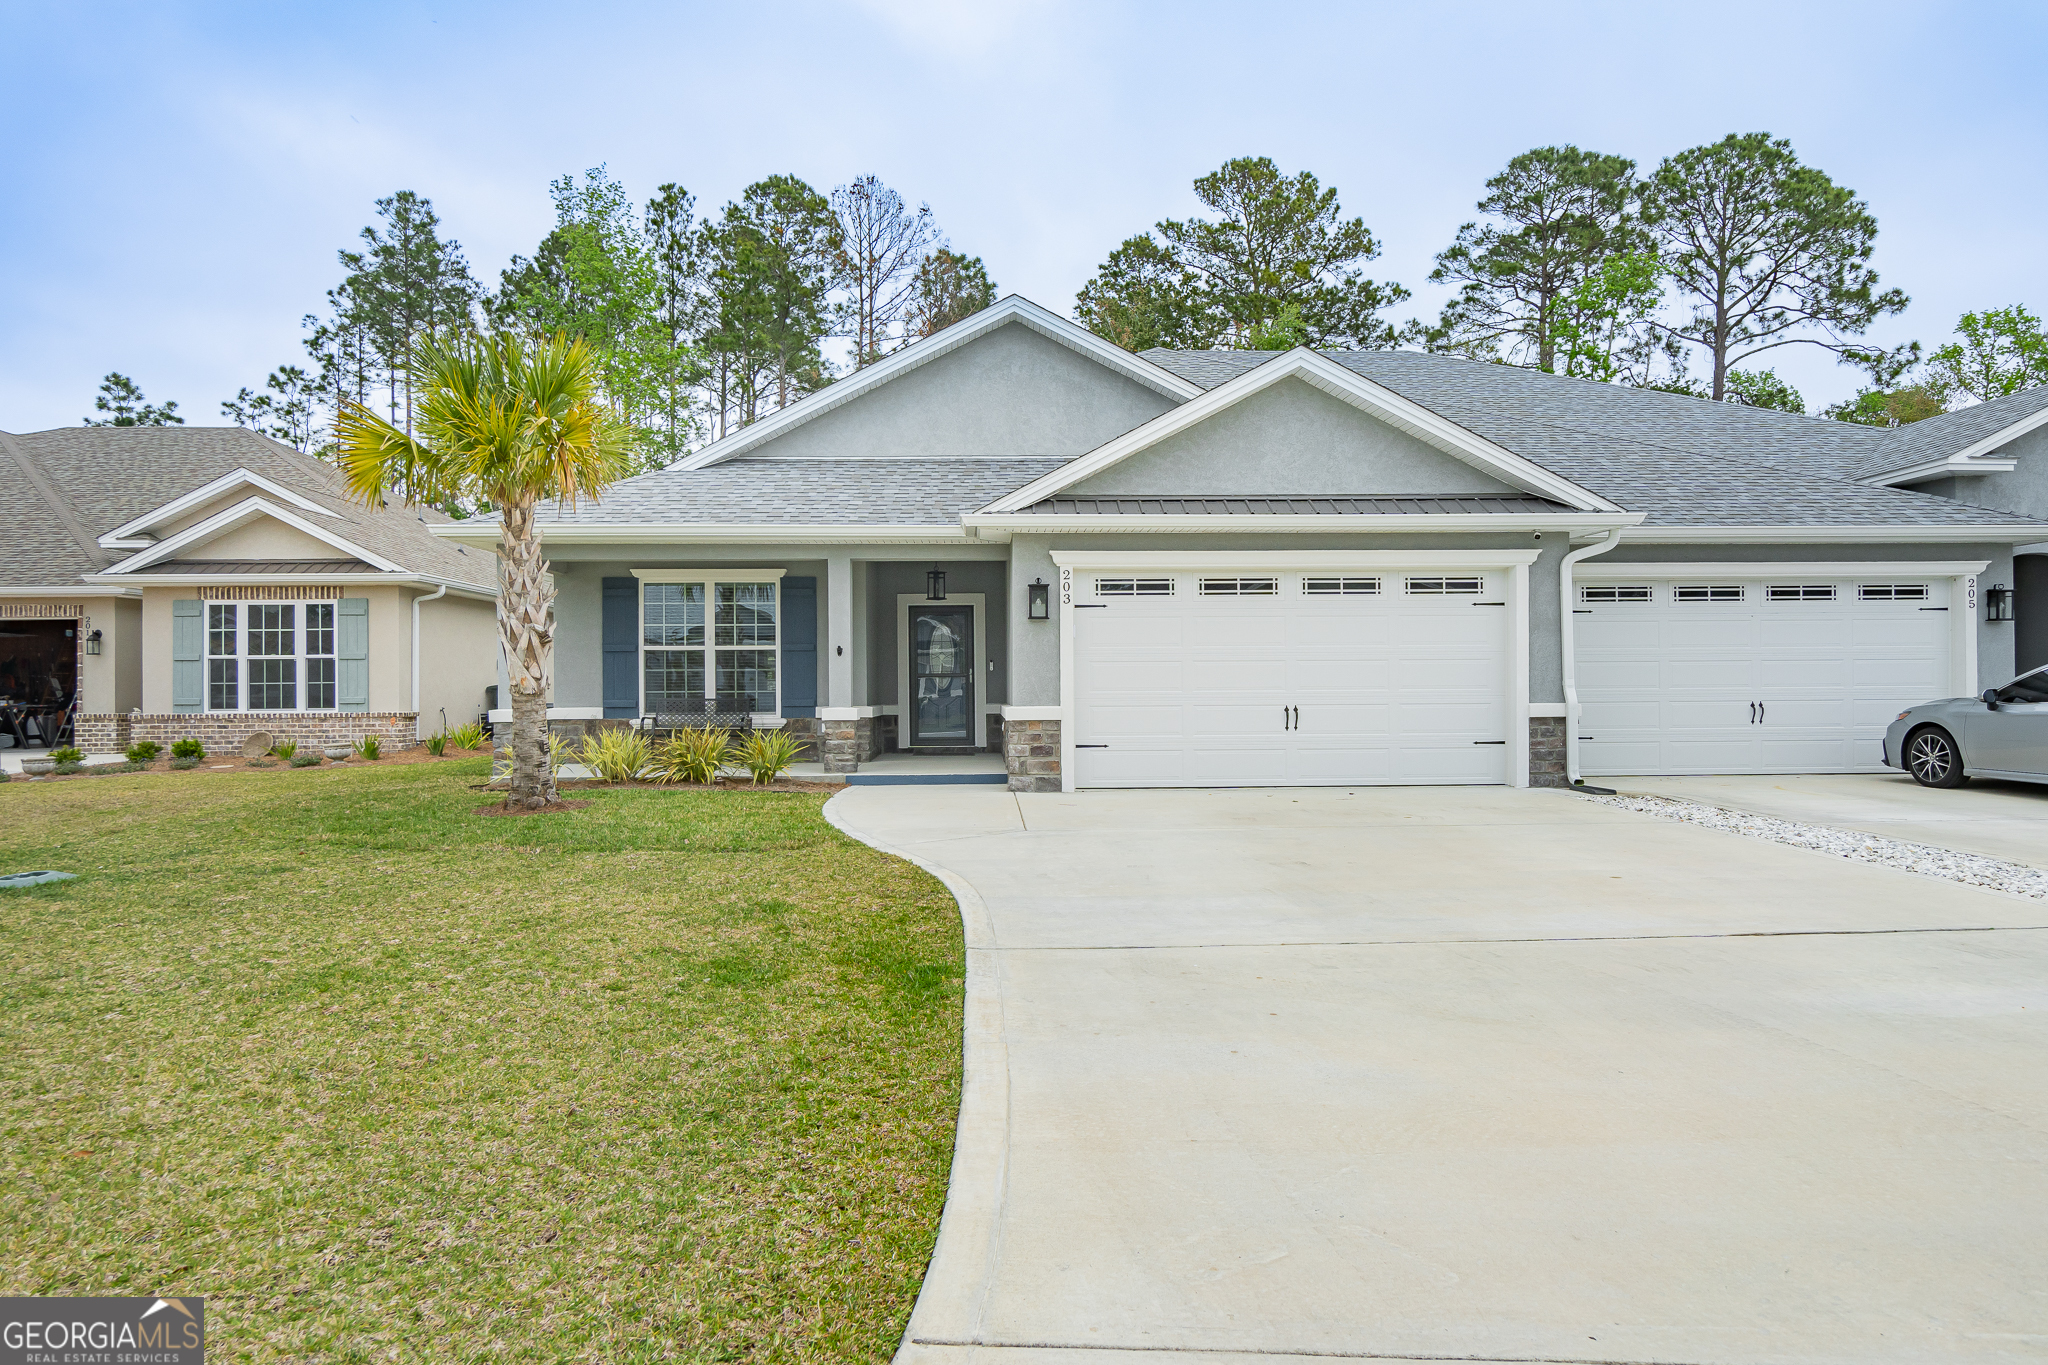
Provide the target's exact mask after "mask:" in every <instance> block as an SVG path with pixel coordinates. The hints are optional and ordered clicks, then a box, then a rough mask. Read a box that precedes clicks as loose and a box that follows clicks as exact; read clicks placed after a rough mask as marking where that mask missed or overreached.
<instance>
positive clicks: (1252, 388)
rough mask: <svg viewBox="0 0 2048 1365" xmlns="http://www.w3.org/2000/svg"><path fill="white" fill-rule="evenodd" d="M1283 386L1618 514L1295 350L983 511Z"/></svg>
mask: <svg viewBox="0 0 2048 1365" xmlns="http://www.w3.org/2000/svg"><path fill="white" fill-rule="evenodd" d="M1154 354H1157V353H1156V352H1155V353H1154ZM1288 379H1300V380H1302V381H1303V382H1305V383H1308V384H1311V385H1313V386H1314V387H1316V388H1318V389H1320V390H1322V391H1323V392H1324V393H1327V394H1329V395H1330V396H1331V397H1333V398H1337V399H1339V400H1341V401H1343V402H1345V403H1348V404H1350V405H1351V406H1352V407H1354V408H1357V409H1358V410H1359V411H1360V412H1363V413H1365V414H1367V415H1368V416H1370V417H1373V418H1376V419H1377V420H1379V421H1381V422H1385V423H1386V424H1387V425H1389V426H1391V427H1394V428H1396V429H1398V430H1400V431H1403V432H1406V433H1407V434H1408V435H1410V436H1413V437H1415V438H1416V439H1417V440H1420V441H1423V442H1425V443H1426V444H1428V445H1431V446H1434V447H1435V448H1436V449H1438V450H1441V451H1443V452H1444V453H1445V454H1446V455H1449V456H1451V457H1452V458H1454V459H1457V460H1461V461H1463V462H1464V463H1466V464H1469V465H1471V466H1473V467H1474V468H1476V469H1479V470H1482V471H1483V472H1485V473H1487V474H1490V475H1492V476H1493V477H1494V478H1497V479H1499V480H1501V481H1502V482H1504V483H1506V484H1509V485H1510V486H1512V487H1515V488H1519V489H1521V490H1522V491H1523V492H1525V493H1529V494H1533V495H1535V496H1537V497H1541V498H1548V499H1550V500H1552V501H1554V502H1561V503H1563V504H1564V505H1565V507H1566V508H1568V509H1572V510H1576V511H1582V512H1618V511H1620V510H1621V509H1620V508H1619V507H1617V506H1616V505H1615V504H1614V503H1611V502H1609V501H1608V500H1607V499H1605V498H1603V497H1601V496H1600V495H1599V494H1597V493H1594V492H1592V491H1591V490H1589V489H1586V488H1583V487H1580V486H1579V485H1577V484H1575V483H1573V482H1572V480H1571V479H1569V478H1568V477H1562V476H1560V475H1559V474H1557V473H1556V472H1554V471H1552V470H1550V469H1546V468H1544V467H1543V466H1542V465H1539V464H1536V463H1534V462H1532V461H1529V460H1526V459H1524V458H1523V457H1521V456H1520V455H1517V454H1516V453H1515V452H1514V451H1512V450H1510V449H1508V448H1506V447H1504V446H1502V445H1499V444H1497V443H1496V442H1494V441H1491V440H1488V439H1487V438H1486V437H1484V436H1482V435H1480V434H1479V433H1477V432H1474V431H1472V430H1470V429H1469V428H1467V427H1464V426H1461V425H1460V424H1459V423H1458V422H1457V421H1456V420H1455V419H1451V418H1448V417H1446V415H1444V414H1443V413H1441V412H1438V411H1434V410H1432V409H1430V408H1428V407H1425V406H1423V405H1422V404H1420V403H1417V402H1415V401H1414V400H1412V399H1409V398H1405V397H1403V396H1402V395H1401V394H1399V393H1397V392H1395V391H1394V390H1392V389H1389V388H1387V387H1386V386H1385V385H1383V384H1380V383H1378V382H1377V381H1375V380H1374V379H1371V378H1369V377H1367V376H1365V375H1363V374H1360V373H1358V372H1357V371H1355V370H1352V369H1348V368H1346V367H1345V366H1343V365H1340V364H1338V363H1337V361H1336V359H1335V358H1333V357H1330V356H1325V355H1322V354H1320V353H1318V352H1316V351H1311V350H1309V349H1308V348H1306V347H1296V348H1295V349H1294V350H1291V351H1287V352H1284V353H1282V354H1279V355H1277V356H1273V355H1268V356H1267V358H1266V361H1265V363H1264V364H1260V365H1255V366H1251V367H1248V368H1246V369H1244V370H1242V371H1241V372H1239V373H1238V374H1235V375H1233V376H1231V377H1229V378H1227V379H1224V380H1222V381H1221V382H1220V383H1218V384H1216V386H1215V387H1214V388H1211V389H1210V390H1209V391H1208V392H1206V393H1204V394H1203V395H1202V396H1201V397H1199V398H1194V399H1190V400H1189V401H1188V402H1186V403H1183V404H1181V405H1180V406H1179V407H1177V408H1173V409H1171V410H1169V411H1167V412H1163V413H1161V414H1160V415H1159V416H1157V417H1155V418H1153V419H1152V420H1151V421H1149V422H1147V423H1145V424H1144V425H1143V426H1140V427H1137V428H1135V429H1134V430H1131V431H1127V432H1125V433H1124V434H1123V435H1122V436H1119V437H1117V438H1116V439H1115V440H1113V441H1107V442H1105V443H1104V444H1102V445H1100V446H1098V447H1096V448H1095V449H1094V450H1092V451H1090V452H1088V453H1087V454H1086V455H1083V456H1081V457H1080V458H1079V459H1076V460H1072V461H1069V462H1068V463H1067V464H1065V465H1063V466H1061V467H1060V468H1059V469H1057V470H1055V471H1054V472H1052V473H1050V474H1047V475H1045V476H1044V477H1043V478H1039V479H1035V480H1033V481H1032V482H1031V483H1029V484H1026V485H1025V486H1024V487H1022V488H1019V489H1017V490H1016V491H1014V492H1011V493H1008V494H1005V495H1004V496H1003V497H1000V498H998V499H996V500H995V501H994V502H992V503H990V504H989V505H988V507H987V508H985V509H983V510H985V511H986V512H988V513H989V514H991V515H997V514H1001V513H1004V512H1015V511H1018V510H1019V509H1021V508H1024V507H1028V506H1030V505H1031V504H1033V503H1036V502H1039V501H1041V500H1043V499H1045V498H1050V497H1053V496H1054V495H1056V494H1058V493H1060V492H1061V491H1063V490H1065V489H1067V488H1070V487H1072V486H1073V485H1074V484H1076V483H1078V482H1079V481H1081V480H1082V479H1085V478H1088V477H1089V476H1090V475H1093V474H1097V473H1100V472H1101V471H1102V470H1105V469H1108V468H1110V467H1111V466H1113V465H1116V464H1120V463H1122V462H1123V461H1124V460H1127V459H1129V458H1130V457H1131V456H1133V455H1135V454H1137V453H1138V452H1139V451H1142V450H1147V449H1149V448H1151V447H1152V446H1155V445H1157V444H1159V442H1161V441H1163V440H1165V439H1167V438H1168V437H1169V436H1174V435H1177V434H1178V433H1180V432H1183V431H1186V430H1188V429H1189V428H1190V427H1193V426H1196V425H1197V424H1199V423H1201V422H1204V421H1207V420H1208V419H1209V418H1211V417H1213V416H1215V415H1216V414H1217V413H1219V412H1222V411H1223V410H1225V409H1226V408H1229V407H1231V406H1233V405H1235V404H1237V403H1240V402H1243V401H1244V400H1245V399H1247V398H1249V397H1251V396H1252V395H1253V394H1255V393H1260V392H1262V391H1264V390H1266V389H1269V388H1271V387H1272V386H1273V385H1275V384H1278V383H1281V382H1283V381H1285V380H1288ZM1189 491H1190V492H1194V491H1196V490H1189ZM1270 491H1271V492H1272V494H1274V495H1275V496H1285V495H1287V494H1289V493H1291V492H1293V491H1295V490H1292V489H1286V488H1275V489H1272V490H1270ZM1354 491H1355V492H1356V493H1358V494H1369V493H1372V492H1374V491H1376V490H1373V489H1369V488H1361V489H1356V490H1354Z"/></svg>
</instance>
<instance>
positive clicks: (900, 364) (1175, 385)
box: [669, 294, 1202, 469]
mask: <svg viewBox="0 0 2048 1365" xmlns="http://www.w3.org/2000/svg"><path fill="white" fill-rule="evenodd" d="M1012 324H1016V325H1018V326H1023V327H1029V328H1031V329H1032V330H1033V331H1035V332H1038V333H1040V334H1041V335H1043V336H1046V337H1049V338H1051V339H1052V340H1054V341H1057V342H1059V343H1060V344H1061V345H1063V346H1066V347H1067V348H1068V349H1070V350H1072V351H1075V352H1077V353H1078V354H1080V355H1084V356H1087V357H1088V358H1089V359H1091V360H1094V361H1096V362H1097V363H1098V364H1101V365H1103V366H1105V367H1107V368H1109V369H1111V370H1114V371H1116V372H1117V373H1118V374H1121V375H1124V376H1125V377H1126V378H1129V379H1133V380H1135V381H1137V382H1138V383H1140V384H1143V385H1144V386H1145V387H1147V388H1149V389H1152V390H1154V391H1156V392H1158V393H1161V394H1164V395H1165V396H1166V397H1168V398H1171V399H1173V400H1174V401H1175V402H1177V403H1178V402H1184V401H1185V400H1187V399H1189V398H1193V397H1194V396H1195V395H1197V394H1199V393H1200V392H1201V391H1202V390H1201V387H1200V386H1199V385H1197V384H1194V383H1192V382H1190V381H1189V380H1186V379H1184V378H1182V377H1181V376H1179V375H1177V374H1175V373H1173V372H1172V371H1171V370H1168V369H1164V368H1162V367H1161V366H1159V365H1157V364H1154V363H1153V362H1152V361H1151V360H1149V359H1147V358H1145V357H1143V356H1137V355H1133V354H1132V353H1131V352H1129V351H1126V350H1124V349H1123V348H1122V347H1121V346H1117V345H1115V344H1113V343H1111V342H1108V341H1104V340H1103V339H1102V338H1101V337H1098V336H1096V335H1095V334H1094V333H1093V332H1090V331H1088V330H1087V329H1085V328H1082V327H1078V326H1076V325H1075V324H1073V323H1071V322H1069V321H1067V320H1066V319H1065V318H1063V317H1060V316H1059V315H1058V314H1056V313H1051V312H1048V311H1047V310H1046V309H1043V308H1041V307H1039V306H1038V305H1037V304H1035V303H1033V302H1031V301H1030V300H1029V299H1027V298H1024V297H1023V296H1022V295H1019V294H1011V295H1008V296H1006V297H1005V298H1003V299H1001V300H999V301H998V302H996V303H995V304H993V305H991V306H990V307H987V308H984V309H982V310H981V311H980V312H979V313H976V314H974V315H972V316H971V317H967V318H964V319H962V320H961V321H959V322H956V323H954V324H953V325H952V326H951V327H948V328H946V329H945V330H944V331H942V332H938V333H935V334H934V335H932V336H928V337H923V338H920V339H919V340H917V341H913V342H911V343H910V344H909V345H907V346H905V347H903V348H902V349H901V350H898V351H894V352H892V353H890V354H889V355H888V356H887V357H886V358H884V359H882V360H878V361H876V362H875V363H874V364H872V365H869V366H867V367H866V368H864V369H861V370H858V371H856V372H855V373H853V374H850V375H848V376H847V377H846V378H844V379H841V380H838V381H836V382H835V383H832V384H830V385H828V386H827V387H825V388H822V389H820V390H818V391H817V392H816V393H813V394H811V395H809V396H807V397H805V398H801V399H798V400H797V401H796V402H794V403H791V404H790V405H789V406H788V407H786V408H783V409H782V410H781V411H779V412H776V413H773V414H771V415H770V416H767V417H763V418H762V419H761V420H760V421H758V422H755V423H753V424H752V425H751V426H747V427H743V428H741V429H740V430H739V431H736V432H734V433H733V434H732V435H730V436H727V437H726V438H725V439H724V440H721V441H713V442H712V443H711V444H710V445H707V446H705V447H704V448H703V449H702V450H699V451H697V452H696V453H694V454H692V455H689V456H686V457H685V458H683V459H681V460H678V461H677V462H676V463H675V464H673V465H671V466H669V468H671V469H704V468H707V467H709V466H711V465H715V464H719V463H721V462H723V461H726V460H730V459H732V458H733V457H734V456H737V455H743V454H745V453H746V452H747V451H750V450H753V449H755V448H756V447H758V446H761V445H763V444H765V443H766V442H769V441H772V440H774V439H775V438H776V437H778V436H781V435H783V434H785V433H787V432H790V431H793V430H795V429H796V428H797V427H800V426H802V425H803V424H804V423H806V422H809V421H812V420H814V419H816V418H818V417H822V416H824V415H825V414H826V413H828V412H830V411H832V410H833V409H834V408H836V407H839V406H841V405H842V404H845V403H850V402H852V401H853V400H854V399H856V398H859V397H860V396H861V395H862V394H864V393H868V392H870V391H872V390H874V389H876V388H879V387H880V386H881V385H883V384H886V383H888V382H889V381H890V380H892V379H897V378H900V377H901V376H903V375H905V374H908V373H909V372H910V371H912V370H914V369H917V368H918V367H919V366H922V365H927V364H930V363H931V362H932V361H934V360H937V359H938V358H939V357H940V356H943V355H947V354H949V353H951V352H953V351H956V350H958V349H959V348H960V347H962V346H965V345H966V344H967V343H969V342H971V341H974V340H977V339H979V338H981V337H984V336H986V335H988V334H989V333H990V332H993V331H995V330H996V329H997V328H998V327H1006V326H1010V325H1012Z"/></svg>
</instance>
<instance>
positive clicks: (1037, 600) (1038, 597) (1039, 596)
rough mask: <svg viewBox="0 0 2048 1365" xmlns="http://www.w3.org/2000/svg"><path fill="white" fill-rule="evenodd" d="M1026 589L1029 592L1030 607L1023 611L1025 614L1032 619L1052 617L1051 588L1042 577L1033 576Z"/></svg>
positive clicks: (1041, 619)
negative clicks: (1029, 585)
mask: <svg viewBox="0 0 2048 1365" xmlns="http://www.w3.org/2000/svg"><path fill="white" fill-rule="evenodd" d="M1028 591H1029V592H1030V593H1031V609H1030V610H1029V611H1028V612H1027V613H1025V614H1026V616H1027V617H1028V618H1029V619H1030V620H1033V621H1050V620H1051V619H1052V589H1051V588H1048V587H1047V586H1046V585H1045V580H1044V579H1043V578H1034V579H1032V580H1031V587H1030V588H1029V590H1028Z"/></svg>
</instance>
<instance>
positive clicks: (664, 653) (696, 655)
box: [640, 580, 782, 715]
mask: <svg viewBox="0 0 2048 1365" xmlns="http://www.w3.org/2000/svg"><path fill="white" fill-rule="evenodd" d="M640 602H641V607H640V656H641V688H642V693H641V695H642V701H643V706H644V709H645V710H646V711H648V712H650V713H664V712H669V713H673V712H679V711H695V710H700V709H702V708H703V707H704V706H705V704H706V703H707V702H708V703H711V704H712V705H714V706H715V708H716V709H717V710H720V711H730V712H741V711H746V712H755V713H763V714H767V715H779V714H781V710H782V699H781V688H780V677H781V669H780V667H779V663H780V658H779V649H780V644H781V637H780V634H779V619H778V618H779V606H780V604H779V602H778V599H777V585H776V583H775V582H774V581H773V580H769V581H765V582H741V581H731V582H727V581H701V582H689V583H654V582H650V583H642V584H641V585H640Z"/></svg>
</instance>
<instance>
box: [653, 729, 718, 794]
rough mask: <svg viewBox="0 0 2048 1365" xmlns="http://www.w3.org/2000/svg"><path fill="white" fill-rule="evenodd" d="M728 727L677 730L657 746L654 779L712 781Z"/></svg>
mask: <svg viewBox="0 0 2048 1365" xmlns="http://www.w3.org/2000/svg"><path fill="white" fill-rule="evenodd" d="M731 740H732V732H731V731H729V730H678V731H676V732H675V733H674V734H672V735H670V736H669V737H668V740H667V742H666V743H664V744H663V745H662V746H661V756H660V758H659V760H657V763H656V766H655V770H654V780H655V781H657V782H716V781H717V780H718V770H719V769H720V768H723V767H724V766H725V750H726V745H727V744H728V743H730V742H731Z"/></svg>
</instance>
